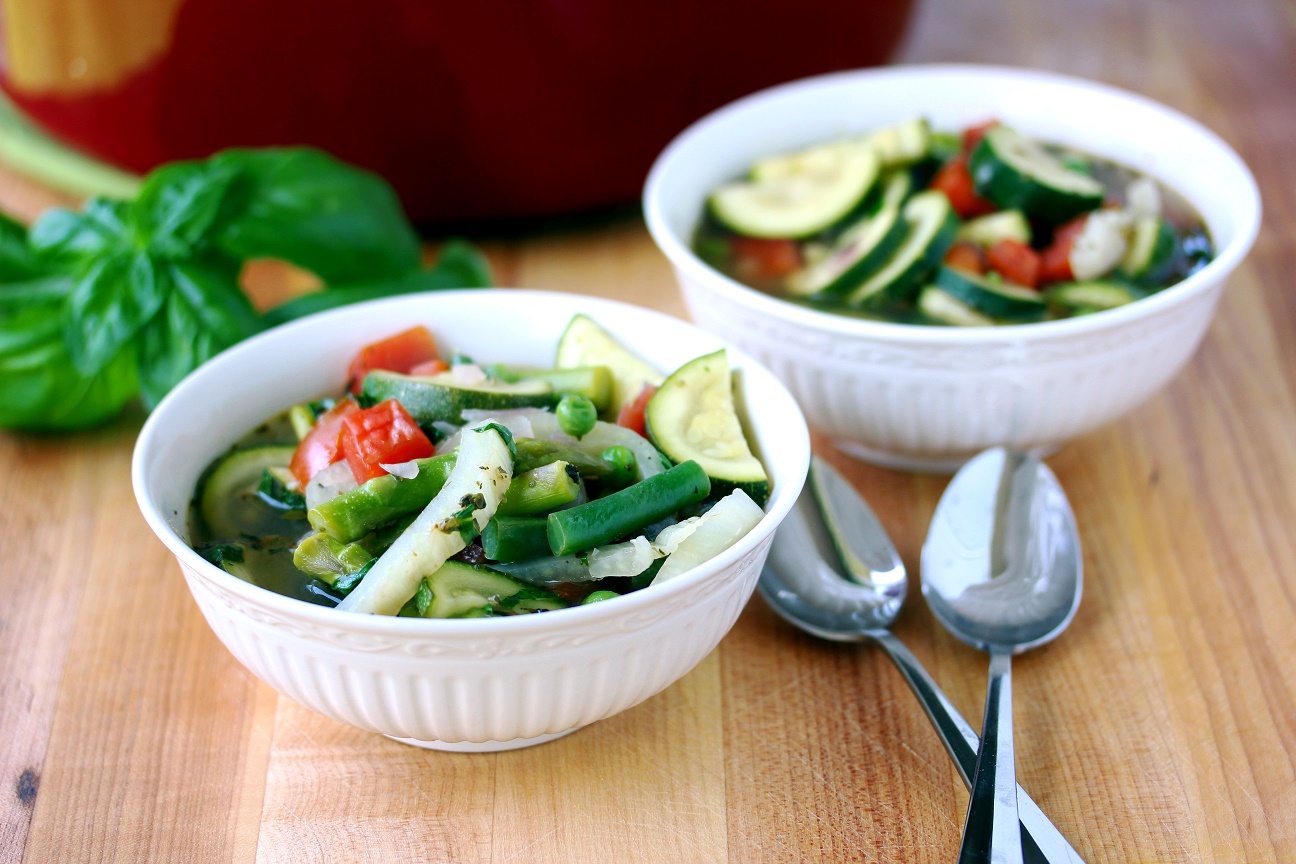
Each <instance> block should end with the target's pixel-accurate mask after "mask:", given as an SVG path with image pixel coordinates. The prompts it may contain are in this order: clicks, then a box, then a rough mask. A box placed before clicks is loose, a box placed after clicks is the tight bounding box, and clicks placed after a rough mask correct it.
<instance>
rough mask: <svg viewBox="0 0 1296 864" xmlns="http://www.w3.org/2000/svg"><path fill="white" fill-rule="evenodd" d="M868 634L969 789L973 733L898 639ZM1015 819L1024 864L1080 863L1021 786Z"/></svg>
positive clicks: (975, 740) (977, 743)
mask: <svg viewBox="0 0 1296 864" xmlns="http://www.w3.org/2000/svg"><path fill="white" fill-rule="evenodd" d="M867 635H868V636H869V637H870V638H871V639H872V640H873V642H874V643H875V644H876V645H877V646H878V647H879V648H881V649H882V650H883V651H885V652H886V654H887V656H888V657H890V658H891V661H892V662H893V663H895V665H896V668H897V669H899V670H900V674H901V675H903V676H904V678H905V680H906V681H908V682H909V687H910V689H911V690H913V692H914V695H915V696H917V697H918V701H919V702H920V703H921V704H922V706H923V710H925V711H926V712H927V719H929V720H931V724H932V726H933V727H935V729H936V732H937V734H938V735H940V739H941V741H942V742H943V743H944V744H945V749H946V751H948V752H949V754H950V758H951V759H953V760H954V765H955V767H957V768H958V772H959V776H960V777H962V778H963V783H964V785H966V786H968V787H969V788H971V786H972V775H974V774H975V773H976V758H977V750H978V749H979V748H980V746H981V739H980V738H979V737H978V736H977V733H976V731H975V730H974V729H973V728H972V726H971V725H970V724H969V723H968V722H967V720H965V719H964V718H963V715H962V714H960V713H959V710H958V709H957V708H955V707H954V703H952V702H950V701H949V698H948V697H947V696H946V695H945V694H944V692H942V691H941V689H940V687H939V686H937V684H936V682H935V681H934V680H932V677H931V676H930V675H928V674H927V670H926V669H924V668H923V666H922V664H921V663H919V662H918V658H917V657H915V656H914V655H913V653H912V652H911V651H910V650H909V648H908V647H906V646H905V644H904V643H903V642H901V641H900V639H899V638H898V637H897V636H895V635H893V634H892V633H890V632H889V631H886V630H871V631H869V632H868V633H867ZM1017 815H1018V817H1019V818H1020V820H1021V838H1022V857H1023V858H1024V859H1025V861H1026V864H1084V859H1083V858H1081V857H1080V854H1079V853H1078V852H1076V851H1075V849H1073V848H1072V846H1071V844H1070V843H1068V842H1067V839H1066V838H1065V837H1063V836H1062V832H1061V831H1059V830H1058V829H1057V826H1055V825H1054V824H1053V823H1052V822H1051V821H1050V820H1049V818H1048V817H1047V816H1045V815H1044V811H1043V810H1041V809H1040V808H1039V805H1037V804H1036V803H1035V801H1034V800H1033V799H1032V798H1031V797H1030V796H1029V795H1027V794H1026V790H1024V789H1022V788H1021V786H1018V787H1017Z"/></svg>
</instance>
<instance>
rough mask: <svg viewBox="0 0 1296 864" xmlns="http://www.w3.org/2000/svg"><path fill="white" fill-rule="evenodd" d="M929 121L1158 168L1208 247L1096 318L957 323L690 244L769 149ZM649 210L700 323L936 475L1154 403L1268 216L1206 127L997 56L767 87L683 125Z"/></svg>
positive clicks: (838, 433)
mask: <svg viewBox="0 0 1296 864" xmlns="http://www.w3.org/2000/svg"><path fill="white" fill-rule="evenodd" d="M919 115H920V116H925V117H927V118H928V119H929V120H931V122H932V124H933V126H934V127H935V128H937V129H949V130H957V129H961V128H964V127H966V126H968V125H971V124H973V123H978V122H981V121H984V120H986V119H988V118H992V117H993V118H998V119H1000V120H1002V121H1003V122H1005V123H1008V124H1011V125H1013V126H1015V127H1017V128H1019V129H1020V130H1021V131H1023V132H1025V133H1026V134H1028V135H1032V136H1037V137H1039V138H1041V139H1043V140H1046V141H1050V142H1054V143H1059V144H1064V145H1069V146H1072V147H1076V148H1078V149H1080V150H1083V151H1086V152H1089V153H1092V154H1094V155H1096V156H1101V157H1104V158H1107V159H1111V160H1113V161H1115V162H1117V163H1120V164H1122V165H1126V166H1128V167H1131V168H1134V169H1136V170H1138V171H1141V172H1144V173H1146V174H1149V175H1151V176H1152V177H1155V178H1156V179H1158V180H1160V181H1161V182H1162V183H1164V184H1165V185H1167V186H1168V187H1170V188H1172V189H1174V190H1175V191H1177V192H1178V193H1179V194H1180V195H1182V196H1183V197H1184V198H1186V199H1187V201H1188V203H1190V204H1191V205H1192V206H1193V207H1194V208H1195V209H1196V210H1197V212H1198V213H1200V214H1201V216H1202V218H1203V219H1204V221H1205V223H1206V226H1207V228H1208V230H1209V231H1210V233H1211V236H1212V238H1213V239H1214V242H1215V245H1216V251H1217V255H1216V258H1215V260H1214V261H1213V262H1211V263H1210V264H1209V265H1208V266H1206V267H1204V268H1203V269H1201V270H1200V271H1198V272H1197V273H1195V274H1193V275H1192V276H1190V277H1189V278H1188V279H1185V280H1184V281H1183V282H1181V283H1179V284H1178V285H1175V286H1173V287H1171V288H1168V289H1166V290H1164V291H1161V292H1159V293H1157V294H1156V295H1154V296H1152V297H1150V298H1147V299H1144V300H1140V301H1138V302H1136V303H1133V304H1130V305H1128V306H1125V307H1122V308H1119V309H1115V310H1111V311H1108V312H1103V313H1101V314H1097V315H1089V316H1084V317H1081V318H1075V319H1069V320H1062V321H1050V322H1043V323H1037V324H1019V325H1012V326H1004V327H985V328H981V327H978V328H954V327H928V326H915V325H906V324H891V323H887V322H880V321H869V320H863V319H858V318H852V317H848V316H844V315H834V314H832V313H828V312H821V311H817V310H814V309H810V308H807V307H804V306H798V305H795V304H792V303H788V302H785V301H783V300H779V299H777V298H775V297H772V296H770V295H767V294H764V293H761V292H759V291H756V290H753V289H751V288H748V287H746V286H744V285H742V284H740V283H738V282H736V281H734V280H732V279H730V278H728V277H726V276H724V275H722V274H721V273H720V272H718V271H716V270H714V269H712V268H711V267H709V266H708V265H707V264H705V263H703V261H702V260H701V259H700V258H698V256H697V255H695V254H694V253H693V252H692V250H691V249H690V248H689V242H690V239H691V237H692V235H693V232H694V230H695V229H696V226H697V223H698V220H699V218H700V216H701V214H702V210H703V206H704V203H705V201H706V197H707V194H708V193H709V192H710V191H711V190H712V189H714V188H715V187H716V186H718V185H719V184H720V183H722V182H725V181H727V180H730V179H732V178H734V177H737V176H740V175H741V174H742V173H743V172H744V171H746V169H747V168H748V167H749V166H750V165H751V164H752V162H753V161H755V160H756V159H757V158H759V157H762V156H767V155H770V154H773V153H778V152H783V151H787V150H791V149H795V148H798V147H802V146H805V145H809V144H813V143H815V142H822V141H827V140H830V139H832V138H835V137H838V136H842V135H847V134H852V133H859V132H865V131H868V130H872V129H876V128H879V127H882V126H885V125H887V124H890V123H895V122H898V121H900V120H904V119H907V118H910V117H914V116H919ZM643 203H644V213H645V217H646V219H647V222H648V229H649V231H650V232H651V233H652V236H653V239H654V240H655V241H656V243H657V245H658V247H660V248H661V250H662V252H663V253H665V255H666V257H667V258H669V259H670V261H671V263H672V265H673V266H674V268H675V273H676V276H677V278H678V281H679V284H680V287H681V289H682V291H683V295H684V299H685V303H686V304H687V306H688V309H689V314H690V315H691V316H692V318H693V320H694V321H696V322H697V323H698V324H699V325H701V326H702V327H703V328H705V329H707V330H709V331H711V332H713V333H716V334H717V335H719V336H720V337H721V338H723V339H725V340H727V341H729V342H731V343H732V344H734V345H737V346H738V347H740V348H742V349H744V350H746V351H747V352H749V353H750V354H752V355H753V356H754V357H756V358H757V359H758V360H760V361H761V362H762V363H764V364H765V365H766V366H768V367H769V368H770V369H771V370H772V371H773V372H774V373H775V374H776V375H778V376H779V378H781V379H782V380H783V381H784V383H786V384H787V385H788V387H789V389H791V390H792V392H793V394H794V395H795V396H796V397H797V400H798V401H799V402H800V404H801V407H802V409H803V410H804V412H805V415H806V418H807V419H808V420H809V422H810V425H811V426H813V427H817V428H819V429H822V430H823V431H824V432H826V433H827V434H828V435H829V436H831V437H832V438H833V439H834V440H835V441H836V443H837V444H838V445H839V446H840V447H841V448H842V449H843V450H845V451H846V452H849V453H852V454H853V455H855V456H858V457H860V458H864V459H867V460H869V461H873V462H877V463H881V464H885V465H890V466H893V467H902V468H910V469H920V470H937V471H948V470H953V469H954V468H956V467H958V465H960V464H961V463H962V462H963V461H965V460H966V459H967V458H968V457H970V456H971V455H973V454H975V453H977V452H979V451H980V450H982V449H985V448H987V447H992V446H998V445H1007V446H1012V447H1017V448H1021V449H1028V450H1031V449H1037V450H1047V449H1053V448H1056V447H1057V446H1058V445H1060V444H1061V443H1062V442H1064V441H1066V440H1068V439H1070V438H1073V437H1075V436H1078V435H1082V434H1084V433H1086V432H1089V431H1091V430H1093V429H1096V428H1098V427H1099V426H1102V425H1104V424H1106V423H1109V422H1111V421H1112V420H1115V419H1116V418H1118V417H1120V416H1121V415H1123V414H1125V413H1127V412H1129V411H1131V410H1132V409H1134V408H1136V407H1137V406H1138V405H1140V404H1141V403H1143V402H1144V401H1145V400H1147V399H1148V398H1149V397H1150V396H1152V395H1153V394H1154V393H1155V392H1157V391H1158V390H1159V389H1161V388H1162V387H1163V386H1165V385H1166V383H1167V382H1169V381H1170V379H1171V378H1172V377H1174V375H1175V374H1176V373H1177V372H1178V371H1179V370H1180V369H1181V368H1182V367H1183V365H1184V364H1185V363H1186V362H1187V361H1188V358H1189V357H1191V356H1192V354H1193V352H1194V351H1195V350H1196V348H1197V346H1198V344H1199V343H1200V342H1201V339H1202V336H1203V335H1204V334H1205V332H1206V328H1207V326H1208V325H1209V323H1210V320H1211V316H1212V314H1213V313H1214V310H1215V306H1216V303H1217V302H1218V300H1219V297H1220V294H1221V292H1222V291H1223V289H1224V286H1225V282H1226V280H1227V278H1228V276H1229V274H1231V273H1232V272H1233V270H1234V269H1235V268H1236V267H1237V266H1238V264H1239V263H1241V261H1242V259H1243V258H1244V257H1245V256H1246V254H1247V252H1248V251H1250V248H1251V245H1252V243H1253V242H1254V240H1255V236H1256V232H1257V230H1258V228H1259V224H1260V196H1259V192H1258V191H1257V189H1256V184H1255V180H1254V179H1253V178H1252V176H1251V173H1250V171H1249V170H1247V167H1246V165H1245V164H1243V162H1242V160H1241V159H1239V158H1238V156H1237V154H1236V153H1234V152H1233V150H1232V149H1231V148H1229V146H1228V145H1227V144H1225V143H1224V142H1223V141H1222V140H1220V138H1219V137H1217V136H1216V135H1215V134H1214V133H1212V132H1210V131H1209V130H1207V129H1206V128H1204V127H1203V126H1201V125H1200V124H1198V123H1197V122H1195V121H1193V120H1191V119H1189V118H1187V117H1185V116H1184V115H1182V114H1180V113H1178V112H1176V111H1173V110H1171V109H1169V108H1167V107H1165V106H1163V105H1159V104H1157V103H1155V102H1152V101H1151V100H1148V99H1146V98H1144V97H1142V96H1138V95H1135V94H1133V93H1129V92H1126V91H1123V90H1118V89H1116V88H1113V87H1109V86H1106V85H1103V84H1098V83H1094V82H1091V81H1085V80H1082V79H1077V78H1070V77H1065V76H1061V75H1054V74H1050V73H1045V72H1036V71H1030V70H1023V69H1010V68H1000V67H989V66H947V65H933V66H901V67H891V68H883V69H870V70H862V71H853V72H844V73H838V74H833V75H824V76H820V77H816V78H809V79H805V80H802V81H796V82H793V83H791V84H786V85H782V86H779V87H774V88H772V89H769V90H764V91H761V92H759V93H756V94H754V95H752V96H749V97H747V98H744V99H741V100H739V101H737V102H734V103H732V104H730V105H728V106H726V107H724V108H721V109H719V110H718V111H715V112H713V113H712V114H710V115H708V116H706V117H704V118H703V119H701V120H699V121H698V122H697V123H695V124H694V125H693V126H691V127H689V128H688V129H687V130H685V131H684V132H683V133H681V134H680V135H679V137H677V138H676V139H675V140H674V141H673V142H672V143H671V144H670V145H669V146H668V147H667V148H666V150H665V151H663V152H662V154H661V156H660V157H658V159H657V161H656V163H655V164H654V166H653V168H652V171H651V173H650V174H649V177H648V181H647V184H646V186H645V189H644V200H643Z"/></svg>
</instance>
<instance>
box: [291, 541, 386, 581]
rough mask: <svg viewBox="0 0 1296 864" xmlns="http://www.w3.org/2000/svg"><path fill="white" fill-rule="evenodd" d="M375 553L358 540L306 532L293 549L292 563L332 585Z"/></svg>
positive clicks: (366, 562)
mask: <svg viewBox="0 0 1296 864" xmlns="http://www.w3.org/2000/svg"><path fill="white" fill-rule="evenodd" d="M373 557H374V556H373V555H372V554H371V553H370V552H369V550H368V549H365V548H364V546H362V545H361V544H359V543H343V542H342V541H340V540H337V539H335V538H333V537H330V536H329V535H327V534H307V535H306V536H305V537H303V538H302V540H301V542H300V543H298V544H297V548H296V549H294V550H293V566H295V567H296V568H297V569H298V570H300V571H302V572H303V573H307V574H310V575H311V576H315V577H318V578H319V579H321V580H322V581H324V582H327V583H328V584H329V585H332V584H334V583H335V582H337V580H338V578H339V577H341V576H347V575H349V574H351V573H355V572H356V571H357V570H359V569H360V568H361V567H363V566H364V565H366V564H368V563H369V562H370V561H371V560H372V559H373Z"/></svg>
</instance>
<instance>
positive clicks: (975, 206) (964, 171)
mask: <svg viewBox="0 0 1296 864" xmlns="http://www.w3.org/2000/svg"><path fill="white" fill-rule="evenodd" d="M931 188H932V189H939V190H940V191H941V192H944V193H945V197H946V198H949V200H950V204H952V205H953V206H954V212H955V213H957V214H958V215H959V217H960V218H963V219H971V218H972V217H974V216H984V215H986V214H987V213H993V212H994V211H995V205H993V204H991V203H990V202H989V201H987V200H985V199H984V198H982V197H980V196H979V195H977V194H976V186H975V184H973V182H972V172H970V171H968V166H967V159H965V158H964V157H962V156H955V157H954V158H953V159H951V160H949V161H948V162H946V163H945V164H944V165H942V166H941V169H940V170H939V171H937V172H936V176H935V177H933V178H932V182H931Z"/></svg>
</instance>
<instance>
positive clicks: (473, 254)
mask: <svg viewBox="0 0 1296 864" xmlns="http://www.w3.org/2000/svg"><path fill="white" fill-rule="evenodd" d="M426 272H427V274H428V277H429V279H431V278H435V279H437V280H438V281H440V282H441V283H442V284H440V285H437V286H436V287H437V288H489V287H490V286H492V285H494V284H495V277H494V274H492V273H491V266H490V262H489V261H487V260H486V256H485V255H483V254H482V253H481V250H479V249H478V248H477V247H476V246H473V245H472V244H471V243H469V242H468V241H466V240H462V239H460V238H458V237H451V238H450V239H449V240H447V241H446V242H445V245H444V246H442V247H441V253H440V255H438V256H437V261H436V266H434V267H433V268H432V269H431V270H428V271H426ZM426 290H433V289H432V288H428V289H426Z"/></svg>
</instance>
